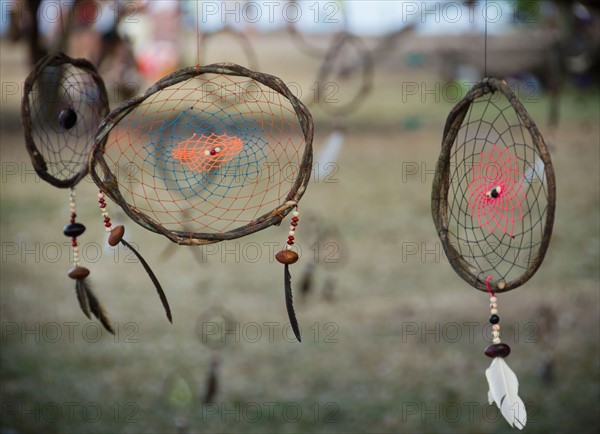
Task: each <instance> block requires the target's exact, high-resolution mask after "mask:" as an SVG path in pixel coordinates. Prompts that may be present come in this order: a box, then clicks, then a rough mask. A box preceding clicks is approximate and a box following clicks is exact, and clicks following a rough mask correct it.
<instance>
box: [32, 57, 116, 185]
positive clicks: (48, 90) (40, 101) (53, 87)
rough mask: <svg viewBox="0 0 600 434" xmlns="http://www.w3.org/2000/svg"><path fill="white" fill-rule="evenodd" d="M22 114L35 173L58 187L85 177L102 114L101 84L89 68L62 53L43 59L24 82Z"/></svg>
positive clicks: (104, 112) (105, 101)
mask: <svg viewBox="0 0 600 434" xmlns="http://www.w3.org/2000/svg"><path fill="white" fill-rule="evenodd" d="M22 112H23V117H22V118H23V125H24V129H25V137H26V143H27V148H28V150H29V152H30V154H31V155H32V160H33V164H34V168H35V169H36V171H37V172H38V173H39V174H40V175H41V176H42V177H43V178H44V179H46V180H47V181H49V182H51V183H53V184H54V185H56V186H59V187H70V186H72V185H74V184H75V183H76V182H77V181H79V180H80V179H81V178H82V177H83V176H85V174H86V173H87V162H88V157H89V154H90V151H91V149H92V146H93V143H94V140H93V139H94V132H95V130H96V128H97V126H98V125H99V124H100V122H101V121H102V119H103V118H104V117H105V116H106V115H107V114H108V99H107V95H106V90H105V89H104V83H103V82H102V79H101V78H100V77H99V76H98V74H97V73H96V71H95V69H94V68H93V66H92V65H91V64H89V63H88V62H87V61H84V60H80V59H76V60H74V59H70V58H68V57H67V56H65V55H63V54H56V55H52V56H49V57H48V58H45V59H43V60H42V61H41V62H40V63H38V64H37V65H36V66H35V68H34V70H33V71H32V73H31V74H30V75H29V77H28V78H27V80H26V83H25V90H24V100H23V106H22Z"/></svg>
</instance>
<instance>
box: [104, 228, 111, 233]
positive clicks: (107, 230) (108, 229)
mask: <svg viewBox="0 0 600 434" xmlns="http://www.w3.org/2000/svg"><path fill="white" fill-rule="evenodd" d="M104 229H105V230H106V232H110V231H112V229H111V228H110V227H108V228H107V227H104Z"/></svg>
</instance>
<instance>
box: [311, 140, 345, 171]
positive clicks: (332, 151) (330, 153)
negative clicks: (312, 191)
mask: <svg viewBox="0 0 600 434" xmlns="http://www.w3.org/2000/svg"><path fill="white" fill-rule="evenodd" d="M343 143H344V133H343V132H342V131H340V130H334V131H333V132H332V133H331V135H330V136H329V138H328V139H327V142H325V146H324V147H323V149H322V150H321V152H320V153H319V155H318V156H317V158H316V159H315V166H316V173H315V177H316V178H315V179H316V180H318V181H322V180H323V178H324V177H325V176H327V174H328V173H330V172H331V169H332V168H333V166H332V165H333V164H335V162H336V160H337V157H338V154H339V153H340V150H341V149H342V144H343Z"/></svg>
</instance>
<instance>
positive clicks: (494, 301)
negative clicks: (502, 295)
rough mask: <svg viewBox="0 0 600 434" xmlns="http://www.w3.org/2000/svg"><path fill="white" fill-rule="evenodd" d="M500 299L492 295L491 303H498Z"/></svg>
mask: <svg viewBox="0 0 600 434" xmlns="http://www.w3.org/2000/svg"><path fill="white" fill-rule="evenodd" d="M497 301H498V299H497V298H496V297H490V303H496V302H497Z"/></svg>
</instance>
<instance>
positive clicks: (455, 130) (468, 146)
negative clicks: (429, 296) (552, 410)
mask: <svg viewBox="0 0 600 434" xmlns="http://www.w3.org/2000/svg"><path fill="white" fill-rule="evenodd" d="M555 200H556V185H555V177H554V170H553V167H552V161H551V159H550V154H549V152H548V149H547V148H546V145H545V143H544V139H543V137H542V135H541V134H540V132H539V130H538V128H537V126H536V124H535V122H534V121H533V120H532V119H531V117H530V116H529V114H528V113H527V111H526V110H525V107H524V106H523V105H522V104H521V102H520V101H519V100H518V98H517V97H516V95H515V94H514V93H513V91H512V90H511V89H510V88H509V86H508V85H507V84H506V83H505V82H504V81H500V80H497V79H494V78H490V79H484V80H483V81H481V82H480V83H478V84H476V85H475V86H474V87H473V88H472V89H471V90H470V91H469V92H468V94H467V95H466V96H465V97H464V98H463V99H462V100H461V101H459V102H458V103H457V104H456V106H455V107H454V108H453V109H452V111H451V112H450V115H449V116H448V119H447V121H446V126H445V129H444V138H443V143H442V150H441V153H440V156H439V160H438V163H437V166H436V174H435V179H434V183H433V191H432V203H431V206H432V214H433V220H434V222H435V226H436V229H437V232H438V235H439V237H440V240H441V242H442V245H443V246H444V251H445V253H446V256H447V257H448V260H449V262H450V264H451V265H452V267H453V269H454V270H455V271H456V273H457V274H458V275H459V276H460V277H462V278H463V279H464V280H465V281H466V282H467V283H469V284H470V285H472V286H473V287H474V288H476V289H478V290H481V291H486V292H488V293H489V295H490V313H491V316H490V318H489V322H490V324H491V329H492V331H491V334H492V344H491V345H490V346H488V347H487V348H486V349H485V354H486V355H487V356H489V357H491V358H492V359H493V361H492V364H491V366H490V367H489V368H488V369H487V370H486V377H487V380H488V383H489V393H488V400H489V402H490V404H491V403H493V402H495V403H496V405H497V406H498V408H499V409H500V411H501V413H502V415H503V416H504V418H505V419H506V420H507V421H508V422H509V424H510V425H511V426H513V427H516V428H519V429H522V428H523V427H524V426H525V424H526V422H527V413H526V409H525V405H524V403H523V401H522V399H521V398H520V397H519V396H518V386H519V383H518V380H517V377H516V375H515V374H514V372H513V371H512V370H511V369H510V368H509V367H508V365H507V364H506V362H505V361H504V358H505V357H507V356H508V355H509V353H510V347H509V346H508V345H507V344H505V343H503V342H501V338H500V317H499V315H498V297H497V294H499V293H504V292H507V291H510V290H512V289H515V288H517V287H519V286H521V285H522V284H524V283H525V282H527V281H528V280H529V279H530V278H531V277H532V276H533V275H534V274H535V272H536V271H537V270H538V268H539V267H540V265H541V263H542V261H543V259H544V256H545V254H546V250H547V248H548V244H549V242H550V236H551V234H552V226H553V222H554V209H555Z"/></svg>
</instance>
